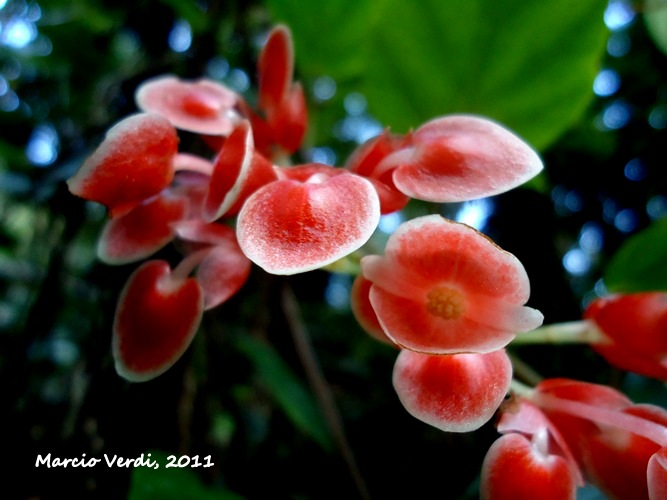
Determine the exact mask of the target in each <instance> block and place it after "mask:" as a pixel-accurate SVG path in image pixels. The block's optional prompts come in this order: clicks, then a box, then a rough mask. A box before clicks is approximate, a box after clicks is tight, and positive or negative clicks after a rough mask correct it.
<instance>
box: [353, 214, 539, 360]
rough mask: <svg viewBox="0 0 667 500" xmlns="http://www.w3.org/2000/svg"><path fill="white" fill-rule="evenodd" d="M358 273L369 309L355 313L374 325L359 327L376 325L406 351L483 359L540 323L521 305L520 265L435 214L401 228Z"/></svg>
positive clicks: (524, 288)
mask: <svg viewBox="0 0 667 500" xmlns="http://www.w3.org/2000/svg"><path fill="white" fill-rule="evenodd" d="M361 267H362V273H363V276H362V277H361V278H359V279H361V280H367V281H369V282H370V287H368V295H367V299H368V301H369V302H370V305H371V307H370V308H369V307H357V308H355V309H356V311H365V314H367V315H370V314H373V313H374V314H375V315H376V318H362V319H364V321H360V322H361V323H362V325H363V324H369V325H379V326H380V328H381V329H382V331H383V332H384V334H385V335H386V336H387V337H388V338H389V339H390V340H392V341H393V342H394V343H396V344H397V345H399V346H400V347H402V348H405V349H410V350H413V351H418V352H423V353H427V354H455V353H462V352H476V353H486V352H491V351H495V350H497V349H500V348H502V347H504V346H505V345H507V344H508V343H509V342H510V341H511V340H512V339H513V338H514V336H515V335H516V334H517V333H520V332H526V331H529V330H532V329H534V328H537V327H538V326H540V325H541V324H542V320H543V316H542V314H541V313H540V312H539V311H537V310H535V309H532V308H530V307H526V306H524V304H525V303H526V301H527V300H528V297H529V294H530V284H529V281H528V276H527V274H526V271H525V269H524V268H523V265H522V264H521V262H520V261H519V260H518V259H517V258H516V257H515V256H514V255H512V254H510V253H508V252H506V251H504V250H502V249H501V248H500V247H498V246H497V245H496V244H495V243H493V241H491V240H490V239H489V238H487V237H486V236H484V235H483V234H481V233H479V232H478V231H476V230H475V229H473V228H471V227H469V226H466V225H465V224H459V223H457V222H452V221H450V220H447V219H445V218H443V217H441V216H439V215H430V216H425V217H419V218H417V219H413V220H411V221H409V222H407V223H405V224H403V225H402V226H401V227H399V229H398V230H397V231H396V232H395V233H394V234H393V235H392V236H391V237H390V238H389V241H388V242H387V247H386V250H385V255H384V256H378V255H370V256H367V257H364V258H363V259H362V261H361ZM353 300H357V301H362V300H366V297H358V296H357V297H356V298H353ZM375 333H377V332H375Z"/></svg>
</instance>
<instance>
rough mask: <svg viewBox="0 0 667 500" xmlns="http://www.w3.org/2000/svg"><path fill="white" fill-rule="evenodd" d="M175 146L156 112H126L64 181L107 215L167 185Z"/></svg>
mask: <svg viewBox="0 0 667 500" xmlns="http://www.w3.org/2000/svg"><path fill="white" fill-rule="evenodd" d="M177 148H178V136H177V135H176V130H175V129H174V127H173V126H172V125H171V123H169V121H167V120H166V119H164V118H163V117H161V116H159V115H154V114H146V113H139V114H136V115H132V116H129V117H128V118H125V119H123V120H121V121H120V122H118V123H117V124H116V125H115V126H113V127H112V128H111V129H109V131H108V132H107V135H106V137H105V138H104V141H103V142H102V144H100V146H99V147H98V148H97V150H95V152H94V153H93V154H92V155H91V156H90V157H88V159H87V160H86V161H85V162H84V163H83V165H82V166H81V168H80V169H79V171H78V172H77V173H76V175H75V176H74V177H72V178H71V179H69V180H68V181H67V185H68V186H69V190H70V191H71V192H72V193H73V194H75V195H77V196H80V197H81V198H85V199H87V200H90V201H96V202H98V203H101V204H102V205H105V206H106V207H107V208H108V209H109V214H110V216H111V217H117V216H119V215H123V214H126V213H128V212H129V211H130V210H132V209H133V208H134V207H136V206H137V205H139V204H140V203H141V202H143V201H144V200H146V199H148V198H150V197H152V196H154V195H156V194H158V193H159V192H160V191H162V190H163V189H164V188H165V187H167V186H168V185H169V184H170V183H171V181H172V179H173V178H174V165H173V162H174V156H175V155H176V152H177Z"/></svg>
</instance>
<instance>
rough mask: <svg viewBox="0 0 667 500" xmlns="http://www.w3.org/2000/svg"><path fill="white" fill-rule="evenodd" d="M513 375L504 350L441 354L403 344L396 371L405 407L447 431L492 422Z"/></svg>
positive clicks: (462, 429)
mask: <svg viewBox="0 0 667 500" xmlns="http://www.w3.org/2000/svg"><path fill="white" fill-rule="evenodd" d="M511 380H512V364H511V363H510V361H509V358H508V357H507V354H506V353H505V351H504V350H502V349H501V350H498V351H494V352H490V353H486V354H449V355H440V356H434V355H428V354H421V353H418V352H414V351H409V350H407V349H403V350H402V351H401V352H400V353H399V355H398V358H397V359H396V363H395V365H394V374H393V383H394V388H395V389H396V393H397V394H398V397H399V399H400V400H401V403H402V404H403V406H404V407H405V409H406V410H407V411H408V412H409V413H410V414H411V415H412V416H413V417H415V418H417V419H419V420H421V421H423V422H425V423H427V424H430V425H432V426H434V427H437V428H438V429H441V430H443V431H447V432H470V431H473V430H475V429H478V428H480V427H481V426H482V425H484V424H485V423H486V422H488V421H489V420H490V419H491V417H492V416H493V415H494V413H495V412H496V410H497V409H498V407H499V406H500V403H501V402H502V401H503V399H504V397H505V395H506V394H507V390H508V389H509V386H510V382H511Z"/></svg>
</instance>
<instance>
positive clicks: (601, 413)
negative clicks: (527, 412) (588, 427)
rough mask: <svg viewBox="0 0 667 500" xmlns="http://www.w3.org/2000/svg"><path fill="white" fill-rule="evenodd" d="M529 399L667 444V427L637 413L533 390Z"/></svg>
mask: <svg viewBox="0 0 667 500" xmlns="http://www.w3.org/2000/svg"><path fill="white" fill-rule="evenodd" d="M529 399H530V400H531V401H532V402H533V403H535V404H536V405H537V406H539V407H540V408H543V409H545V410H551V411H558V412H561V413H566V414H568V415H572V416H575V417H578V418H584V419H586V420H590V421H592V422H595V423H598V424H603V425H608V426H611V427H615V428H617V429H622V430H624V431H627V432H630V433H632V434H636V435H638V436H642V437H644V438H646V439H648V440H650V441H653V442H654V443H655V444H657V445H659V446H660V447H663V446H667V428H665V427H664V426H662V425H660V424H657V423H655V422H651V421H650V420H646V419H644V418H641V417H637V416H635V415H630V414H627V413H623V412H621V411H620V410H609V409H607V408H600V407H598V406H593V405H589V404H586V403H579V402H577V401H570V400H566V399H561V398H557V397H555V396H550V395H548V394H542V393H540V392H538V391H533V392H532V393H531V395H530V397H529Z"/></svg>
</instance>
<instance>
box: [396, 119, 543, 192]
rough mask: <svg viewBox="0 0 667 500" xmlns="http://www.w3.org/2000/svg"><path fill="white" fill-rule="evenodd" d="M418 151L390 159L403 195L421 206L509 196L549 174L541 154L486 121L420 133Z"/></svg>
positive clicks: (456, 122)
mask: <svg viewBox="0 0 667 500" xmlns="http://www.w3.org/2000/svg"><path fill="white" fill-rule="evenodd" d="M412 141H413V148H407V149H405V150H402V151H399V152H398V153H396V154H394V155H392V156H390V157H388V158H387V159H386V160H385V161H384V163H385V165H384V167H383V168H387V167H389V166H392V165H394V166H396V167H397V168H396V170H394V173H393V180H394V183H395V185H396V187H397V188H398V190H399V191H401V192H403V193H404V194H406V195H408V196H410V197H412V198H417V199H420V200H426V201H434V202H457V201H466V200H473V199H476V198H482V197H485V196H491V195H495V194H499V193H504V192H505V191H509V190H510V189H512V188H515V187H517V186H519V185H521V184H523V183H524V182H526V181H528V180H529V179H531V178H533V177H534V176H535V175H537V174H538V173H539V172H540V171H541V170H542V168H543V165H542V161H541V160H540V158H539V156H538V155H537V153H536V152H535V151H534V150H533V149H532V148H531V147H530V146H528V145H527V144H526V143H525V142H524V141H523V140H521V139H520V138H519V137H517V136H516V135H515V134H513V133H512V132H510V131H509V130H507V129H505V128H504V127H502V126H501V125H499V124H497V123H495V122H492V121H490V120H488V119H486V118H481V117H476V116H465V115H453V116H447V117H444V118H437V119H435V120H432V121H430V122H428V123H426V124H424V125H422V126H421V127H419V128H418V129H417V130H416V131H415V132H414V135H413V137H412Z"/></svg>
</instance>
